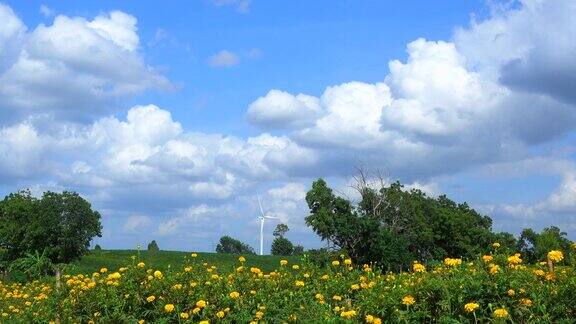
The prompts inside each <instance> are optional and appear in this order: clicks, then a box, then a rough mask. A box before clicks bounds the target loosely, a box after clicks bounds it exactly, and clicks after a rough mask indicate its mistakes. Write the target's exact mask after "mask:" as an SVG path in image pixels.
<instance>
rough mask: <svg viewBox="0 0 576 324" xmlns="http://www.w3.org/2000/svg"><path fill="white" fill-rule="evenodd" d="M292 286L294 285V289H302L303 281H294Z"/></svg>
mask: <svg viewBox="0 0 576 324" xmlns="http://www.w3.org/2000/svg"><path fill="white" fill-rule="evenodd" d="M294 284H295V285H296V287H304V281H302V280H296V282H294Z"/></svg>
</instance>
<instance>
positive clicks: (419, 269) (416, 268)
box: [412, 262, 426, 272]
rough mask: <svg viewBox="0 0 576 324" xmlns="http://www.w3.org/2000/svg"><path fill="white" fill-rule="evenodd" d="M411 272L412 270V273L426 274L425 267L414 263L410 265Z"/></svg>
mask: <svg viewBox="0 0 576 324" xmlns="http://www.w3.org/2000/svg"><path fill="white" fill-rule="evenodd" d="M412 270H414V272H426V267H425V266H424V265H423V264H420V263H418V262H416V263H414V264H413V265H412Z"/></svg>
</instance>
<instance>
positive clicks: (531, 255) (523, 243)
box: [517, 226, 571, 262]
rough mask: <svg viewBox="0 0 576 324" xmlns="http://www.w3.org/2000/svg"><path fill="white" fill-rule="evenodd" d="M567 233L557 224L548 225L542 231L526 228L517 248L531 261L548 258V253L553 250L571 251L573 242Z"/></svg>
mask: <svg viewBox="0 0 576 324" xmlns="http://www.w3.org/2000/svg"><path fill="white" fill-rule="evenodd" d="M566 235H567V234H566V233H565V232H562V231H560V229H559V228H558V227H556V226H551V227H547V228H545V229H543V230H542V232H540V233H536V232H534V230H533V229H531V228H526V229H524V230H523V231H522V233H521V234H520V239H519V240H518V246H517V248H518V250H519V251H520V252H521V253H522V254H524V255H525V256H526V258H527V259H528V261H529V262H536V261H542V260H546V254H547V253H548V252H549V251H551V250H563V251H571V249H570V245H571V242H570V240H568V238H567V237H566ZM569 255H570V254H569Z"/></svg>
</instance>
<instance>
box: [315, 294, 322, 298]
mask: <svg viewBox="0 0 576 324" xmlns="http://www.w3.org/2000/svg"><path fill="white" fill-rule="evenodd" d="M314 298H316V299H324V295H322V294H316V295H314Z"/></svg>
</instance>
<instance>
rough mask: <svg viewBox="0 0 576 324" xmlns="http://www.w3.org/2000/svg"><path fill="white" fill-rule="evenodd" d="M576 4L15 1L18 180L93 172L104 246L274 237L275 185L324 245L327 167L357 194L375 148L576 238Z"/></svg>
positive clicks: (35, 183)
mask: <svg viewBox="0 0 576 324" xmlns="http://www.w3.org/2000/svg"><path fill="white" fill-rule="evenodd" d="M574 13H576V6H574V5H573V4H570V3H569V2H566V1H560V0H523V1H517V2H515V1H512V2H509V1H502V2H498V1H490V2H486V1H434V2H430V1H404V2H397V1H282V2H280V1H259V0H252V1H250V0H199V1H170V2H166V3H161V4H160V3H159V4H153V3H150V2H142V1H123V2H114V1H98V2H96V1H92V2H88V1H84V2H81V3H79V2H76V3H73V2H69V1H26V2H20V1H10V2H4V3H3V4H2V5H1V6H0V30H1V32H0V95H1V98H2V99H0V135H2V136H1V137H0V180H1V182H0V193H2V194H7V193H9V192H13V191H15V190H18V189H20V188H32V190H33V191H34V192H36V193H40V192H42V191H44V190H64V189H70V190H76V191H78V192H80V193H81V194H83V195H84V196H85V197H86V198H88V199H89V200H90V201H91V202H93V204H94V206H95V207H96V208H97V209H99V210H100V211H101V212H102V214H103V223H104V236H103V237H102V238H99V239H97V242H98V243H100V244H101V245H103V246H104V247H109V248H129V247H133V246H135V245H136V244H138V243H145V242H147V241H149V240H151V239H156V240H157V241H158V242H159V244H160V246H161V247H162V248H167V249H183V250H209V249H211V248H212V245H213V242H215V241H216V240H217V239H218V237H219V236H220V235H223V234H230V235H233V236H236V237H238V238H240V239H242V240H245V241H246V242H248V243H249V244H251V245H253V246H256V243H257V238H256V236H255V233H257V222H256V219H255V216H256V208H255V207H256V205H255V195H256V193H260V194H261V195H262V196H263V197H264V201H265V208H266V209H267V211H268V212H269V213H271V214H274V215H276V216H278V217H280V218H281V219H282V220H283V221H285V222H287V223H288V225H289V226H290V227H291V228H292V230H291V232H290V233H289V236H290V237H291V238H292V239H293V240H295V241H298V242H302V243H303V244H304V245H305V246H306V247H316V246H319V245H320V244H321V243H320V242H319V241H318V240H317V238H316V237H315V236H314V234H313V233H311V232H310V231H309V230H308V229H307V228H306V226H305V225H304V217H305V215H306V212H307V209H306V205H305V201H304V200H303V197H304V194H305V192H306V190H307V188H308V187H309V185H310V184H311V181H312V180H313V179H315V178H317V177H320V176H322V177H326V178H327V179H328V181H329V182H330V184H331V185H332V186H333V187H335V188H336V189H338V190H339V192H341V193H342V194H347V195H349V196H350V197H351V198H354V197H355V196H354V193H353V192H351V191H350V190H349V185H350V182H351V180H352V178H351V176H352V175H353V173H354V168H355V166H357V165H360V164H361V165H364V166H365V167H366V168H367V169H369V170H381V171H383V172H385V173H386V174H388V175H389V176H390V179H389V180H390V181H393V180H395V179H399V180H401V181H402V182H404V183H406V184H407V186H409V187H417V188H421V189H422V190H425V191H426V192H428V193H429V194H431V195H438V194H442V193H446V194H448V196H449V197H451V198H453V199H455V200H457V201H467V202H468V203H469V204H471V205H472V206H473V207H475V208H477V209H478V210H479V211H481V212H483V213H486V214H488V215H489V216H491V217H492V218H493V219H494V228H495V229H496V230H506V231H511V232H513V233H518V232H519V231H520V230H521V229H522V228H523V227H528V226H530V227H534V228H537V229H539V228H542V227H544V226H549V225H559V226H560V227H561V228H562V229H563V230H564V231H566V232H568V233H569V236H570V237H571V238H572V239H573V238H574V235H576V225H575V224H576V222H575V221H576V218H574V216H573V215H574V212H575V211H576V172H575V171H576V169H574V146H573V142H574V141H573V140H574V131H573V130H574V126H576V107H575V105H576V98H575V96H574V95H573V93H576V81H575V80H576V79H575V78H574V75H576V64H575V63H574V61H573V59H571V58H572V57H574V54H576V44H575V42H574V41H573V40H571V39H570V38H569V37H565V35H570V34H571V33H574V32H576V24H575V23H574V22H573V21H572V20H573V19H571V17H572V16H573V14H574ZM536 26H538V27H536ZM558 30H563V31H565V32H564V33H562V34H560V33H558V32H557V31H558ZM267 227H269V228H268V229H269V232H271V230H272V227H273V224H269V225H267Z"/></svg>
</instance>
